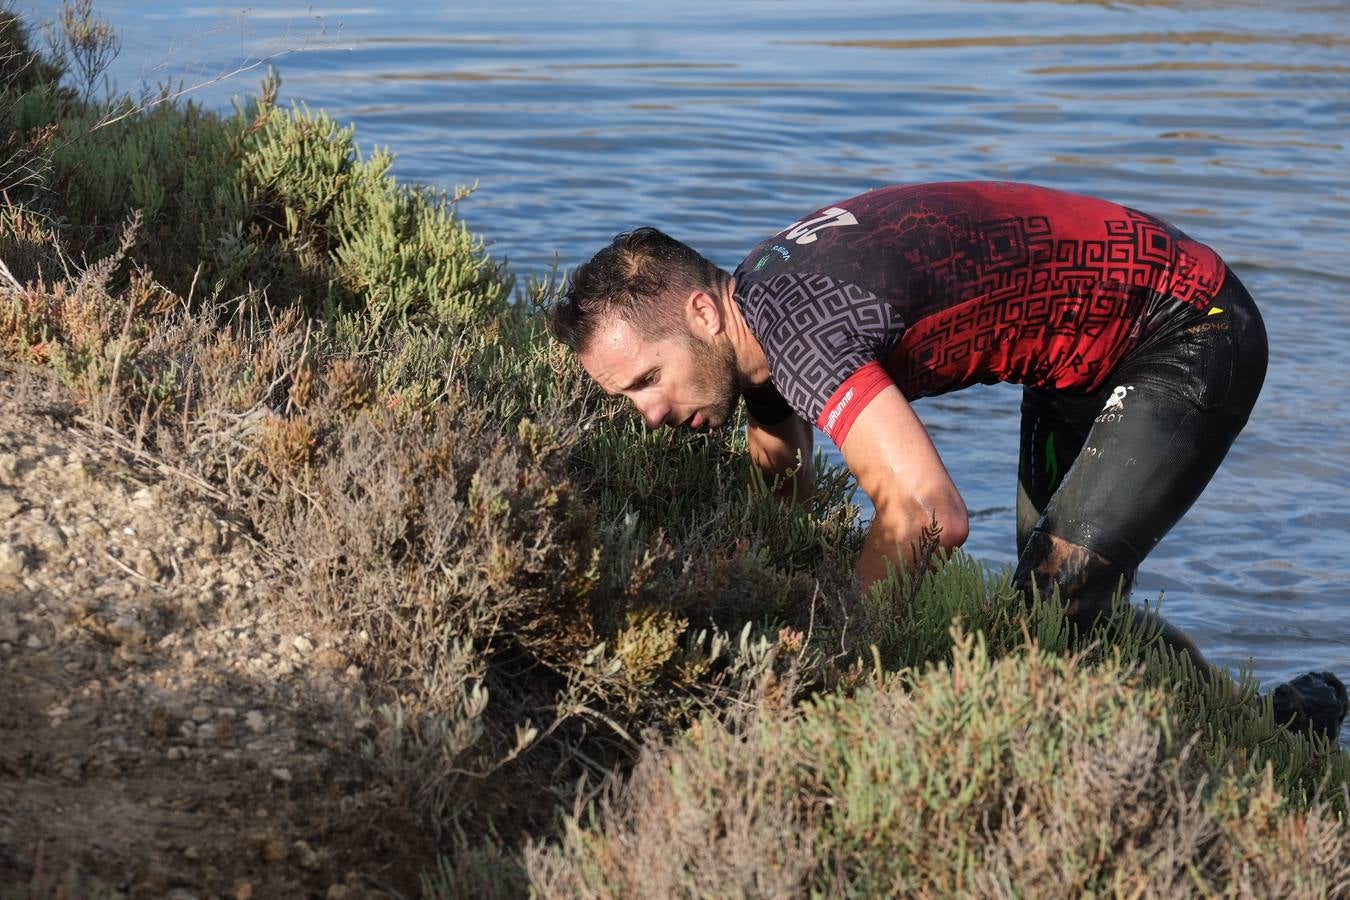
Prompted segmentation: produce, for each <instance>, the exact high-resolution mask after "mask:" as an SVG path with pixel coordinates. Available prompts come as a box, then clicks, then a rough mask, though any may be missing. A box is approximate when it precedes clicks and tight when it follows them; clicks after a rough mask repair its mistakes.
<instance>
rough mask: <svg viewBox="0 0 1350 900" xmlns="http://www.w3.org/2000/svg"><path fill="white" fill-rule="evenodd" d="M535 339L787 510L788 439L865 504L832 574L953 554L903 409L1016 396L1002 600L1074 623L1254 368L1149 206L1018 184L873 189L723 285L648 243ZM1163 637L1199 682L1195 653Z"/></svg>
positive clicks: (807, 484) (590, 285) (943, 501)
mask: <svg viewBox="0 0 1350 900" xmlns="http://www.w3.org/2000/svg"><path fill="white" fill-rule="evenodd" d="M549 321H550V328H551V330H552V333H553V334H554V335H555V336H556V337H557V338H558V339H559V340H561V341H562V342H563V343H565V344H566V345H567V346H569V347H570V348H571V349H572V350H574V351H576V352H577V353H578V354H579V356H580V359H581V363H582V365H584V366H585V368H586V371H587V372H588V373H590V375H591V377H592V378H594V379H595V381H596V382H598V383H599V385H600V386H601V387H602V388H603V389H604V390H606V391H607V392H609V393H610V394H616V395H617V394H622V395H624V396H626V397H628V398H629V399H631V400H632V401H633V403H634V405H635V406H636V407H637V409H638V411H639V412H640V413H641V414H642V417H643V418H644V419H645V420H646V422H647V424H648V425H649V426H650V427H653V428H655V427H657V426H659V425H669V426H683V427H688V428H717V427H719V426H721V425H723V424H724V423H726V422H727V421H728V419H730V417H731V416H732V413H733V411H734V409H735V405H736V403H737V402H738V400H739V398H741V397H744V399H745V404H746V412H747V420H748V422H749V430H748V436H749V443H750V453H751V457H752V459H753V460H754V463H755V464H756V465H757V466H759V467H760V468H762V469H763V470H764V471H765V472H766V474H768V475H769V476H770V477H771V478H772V477H773V476H781V475H786V474H787V473H789V472H791V471H792V470H793V469H794V468H795V474H794V475H793V476H792V477H791V478H790V479H789V480H788V485H789V490H792V491H795V494H796V496H797V497H798V498H799V499H801V500H802V501H804V502H809V491H810V488H811V486H812V485H813V484H814V475H813V473H812V471H811V458H812V425H815V426H816V427H818V428H819V429H820V430H821V431H823V432H824V433H825V434H827V435H829V437H830V438H831V439H832V440H833V441H834V442H835V443H836V444H837V445H838V446H839V448H840V450H841V452H842V453H843V457H844V461H845V462H846V463H847V465H848V467H849V469H850V470H852V472H853V474H854V476H855V477H856V478H857V480H858V484H859V486H860V487H861V488H862V489H863V491H864V492H865V493H866V494H867V496H868V497H869V498H871V500H872V503H873V505H874V506H875V508H876V516H875V518H874V519H873V520H872V525H871V531H870V533H869V534H868V537H867V541H866V544H865V546H864V548H863V552H862V556H861V558H860V559H859V562H858V576H859V579H860V581H861V584H862V587H863V588H864V589H865V588H867V587H868V586H869V585H871V584H872V583H873V582H875V581H876V580H878V579H880V578H883V577H885V575H886V572H887V567H888V566H894V565H896V564H903V565H906V566H911V567H912V566H913V565H914V564H915V563H916V562H917V561H916V560H914V559H912V558H909V557H910V556H911V555H912V554H913V553H914V552H915V548H917V547H919V546H921V535H922V531H923V529H924V528H925V527H926V526H929V525H930V523H932V522H933V521H934V519H936V522H937V524H938V526H939V528H940V529H941V532H940V542H941V545H942V546H943V547H944V548H946V549H951V548H954V547H957V546H959V545H960V544H961V543H962V542H963V541H964V540H965V539H966V534H967V518H966V506H965V503H964V502H963V501H962V499H961V494H960V493H959V492H958V491H957V489H956V485H955V484H953V483H952V479H951V477H950V475H949V474H948V473H947V469H946V467H945V466H944V465H943V463H942V460H941V459H940V458H939V457H938V454H937V451H936V449H935V448H934V446H933V443H932V441H931V440H930V439H929V436H928V433H927V431H926V430H925V429H924V426H923V424H922V423H921V422H920V421H919V418H918V417H917V416H916V415H915V413H914V411H913V409H912V408H911V407H910V402H911V401H913V400H915V399H916V398H918V397H925V396H931V395H934V394H941V393H945V392H947V391H954V390H959V389H961V388H964V387H967V386H968V385H971V384H975V383H977V382H983V383H992V382H995V381H1010V382H1015V383H1017V384H1021V385H1023V391H1022V437H1021V444H1022V446H1021V456H1020V460H1021V462H1020V466H1019V471H1018V498H1017V542H1018V548H1019V556H1018V563H1017V568H1016V572H1015V575H1014V582H1015V585H1016V586H1017V587H1019V588H1022V589H1023V590H1029V589H1030V588H1031V587H1032V586H1033V585H1034V586H1035V587H1036V588H1037V589H1038V590H1039V591H1040V592H1041V593H1042V594H1044V595H1047V596H1048V595H1050V594H1051V592H1053V591H1055V590H1058V592H1059V594H1060V596H1061V597H1062V598H1063V600H1064V602H1066V603H1067V609H1068V614H1069V617H1070V620H1071V621H1072V622H1073V623H1075V624H1076V625H1077V626H1078V627H1079V628H1080V629H1085V628H1086V627H1088V626H1089V625H1090V624H1091V623H1092V621H1093V620H1094V619H1096V618H1097V617H1098V616H1101V615H1103V614H1104V613H1106V612H1108V611H1109V610H1110V607H1111V603H1112V598H1113V597H1114V596H1116V594H1117V591H1118V590H1120V589H1121V587H1122V586H1123V587H1124V589H1125V590H1128V588H1129V586H1130V584H1131V582H1132V581H1133V579H1134V576H1135V572H1136V570H1137V569H1138V568H1139V564H1140V563H1141V562H1142V561H1143V559H1144V557H1146V556H1147V555H1148V553H1149V551H1150V550H1152V549H1153V547H1154V545H1156V544H1157V543H1158V541H1159V540H1161V539H1162V537H1163V535H1164V534H1166V533H1167V531H1168V529H1170V528H1171V527H1172V525H1173V524H1175V523H1176V521H1177V520H1178V519H1179V518H1180V517H1181V515H1182V514H1183V513H1184V512H1185V511H1186V510H1187V509H1188V508H1189V507H1190V506H1191V504H1192V503H1193V502H1194V501H1195V499H1196V497H1198V496H1199V495H1200V492H1201V491H1202V490H1203V489H1204V487H1205V485H1206V484H1208V483H1209V480H1210V478H1211V477H1212V476H1213V475H1214V472H1215V470H1216V469H1217V468H1218V466H1219V463H1220V462H1221V461H1222V460H1223V458H1224V455H1225V454H1226V453H1227V452H1228V448H1229V447H1230V446H1231V445H1232V443H1233V439H1234V438H1236V437H1237V435H1238V432H1239V431H1241V430H1242V427H1243V425H1244V424H1246V422H1247V416H1248V414H1249V413H1250V412H1251V409H1252V405H1253V404H1254V403H1255V402H1256V397H1257V394H1258V393H1259V391H1260V389H1261V384H1262V381H1263V380H1264V378H1265V372H1266V333H1265V328H1264V326H1263V325H1262V322H1261V316H1260V314H1259V313H1258V312H1257V309H1256V305H1255V304H1254V303H1253V301H1252V298H1251V296H1250V295H1249V294H1248V293H1247V291H1246V289H1244V288H1243V286H1242V284H1241V282H1239V281H1238V279H1237V277H1236V276H1235V275H1234V274H1233V273H1232V272H1231V271H1230V270H1229V269H1228V268H1227V267H1226V266H1225V265H1224V262H1223V260H1221V259H1220V258H1219V255H1218V254H1217V253H1215V252H1214V251H1213V250H1211V249H1210V248H1208V247H1206V246H1205V245H1203V244H1201V243H1199V242H1197V241H1195V240H1192V239H1191V238H1189V237H1187V236H1186V235H1185V234H1183V233H1182V232H1181V231H1180V230H1178V229H1177V228H1175V227H1173V226H1172V225H1169V224H1168V223H1166V222H1164V221H1162V220H1160V219H1157V218H1155V217H1153V216H1150V215H1147V214H1145V213H1142V212H1139V211H1137V210H1133V209H1130V208H1128V207H1124V206H1119V205H1117V204H1115V203H1109V202H1107V201H1104V200H1098V199H1093V198H1090V197H1083V196H1077V195H1074V194H1067V193H1063V192H1060V191H1055V190H1050V189H1047V188H1042V187H1035V186H1032V185H1026V184H1011V183H1003V182H965V183H946V184H921V185H907V186H896V187H887V188H882V189H879V190H875V191H871V192H868V193H866V194H862V195H860V196H857V197H853V198H851V199H848V200H841V201H839V202H838V203H834V204H831V205H830V206H827V207H825V208H823V209H820V210H817V211H815V212H813V213H811V214H810V215H808V216H806V217H804V218H802V219H801V220H799V221H797V222H794V223H792V224H791V225H789V226H788V227H787V228H784V229H783V230H782V231H780V232H778V233H777V234H775V235H773V236H772V237H770V238H768V239H766V240H764V241H762V242H761V243H760V244H759V245H758V246H756V247H755V249H754V250H753V251H752V252H751V253H750V255H749V256H747V257H746V258H745V261H744V262H742V263H741V264H740V266H739V267H738V268H737V269H736V271H735V272H734V273H732V274H728V273H727V272H725V271H723V270H721V269H719V268H718V267H717V266H715V265H713V264H712V263H711V262H709V261H708V260H707V259H705V258H704V257H703V256H701V255H700V254H698V253H697V252H696V251H694V250H693V249H691V248H690V247H688V246H686V245H685V244H682V243H680V242H679V241H676V240H674V239H673V238H670V237H668V236H667V235H665V234H663V233H661V232H660V231H657V230H656V229H653V228H640V229H637V230H636V231H632V232H627V233H624V234H620V235H619V236H617V237H616V238H615V239H614V241H613V243H611V244H610V245H609V246H608V247H606V248H604V249H603V250H601V251H600V252H599V253H597V254H596V255H595V257H594V258H593V259H591V260H590V261H589V262H588V263H586V264H584V265H582V266H581V267H580V268H578V269H577V270H576V272H575V273H574V274H573V276H572V278H571V281H570V284H569V288H568V292H567V294H566V296H565V297H564V298H563V299H562V300H561V301H560V302H559V303H558V304H557V305H556V306H555V307H554V308H553V309H552V310H550V316H549ZM1158 625H1159V627H1160V628H1162V632H1163V637H1164V639H1165V640H1166V641H1167V642H1168V643H1169V644H1171V645H1172V646H1173V647H1175V648H1177V649H1180V650H1182V651H1184V652H1186V653H1188V654H1189V655H1190V656H1191V658H1192V659H1193V660H1194V662H1195V664H1196V665H1197V666H1198V667H1199V668H1200V669H1201V670H1202V671H1204V670H1207V666H1206V664H1205V661H1204V659H1203V658H1202V657H1201V655H1200V653H1199V651H1198V650H1197V649H1196V647H1195V645H1194V644H1193V643H1192V642H1191V641H1190V640H1189V639H1188V638H1187V637H1186V636H1185V635H1183V634H1182V633H1181V632H1180V631H1178V630H1176V629H1174V628H1172V627H1170V626H1166V625H1165V624H1164V623H1161V622H1159V623H1158Z"/></svg>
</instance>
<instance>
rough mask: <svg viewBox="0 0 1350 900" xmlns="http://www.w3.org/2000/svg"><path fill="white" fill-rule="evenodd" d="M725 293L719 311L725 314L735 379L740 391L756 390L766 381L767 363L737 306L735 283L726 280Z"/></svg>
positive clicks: (762, 349)
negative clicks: (721, 309) (752, 388)
mask: <svg viewBox="0 0 1350 900" xmlns="http://www.w3.org/2000/svg"><path fill="white" fill-rule="evenodd" d="M724 291H725V292H724V293H723V295H722V307H723V309H724V310H726V335H727V339H728V340H730V341H731V347H732V349H733V350H734V351H735V352H736V375H737V377H738V378H739V380H740V384H741V387H742V389H744V388H749V387H759V386H760V385H762V384H764V383H765V382H767V381H768V380H769V360H768V358H767V357H766V356H765V355H764V347H763V346H761V344H760V343H759V339H758V338H756V337H755V334H754V332H752V331H751V330H750V325H749V323H747V322H746V321H745V316H743V315H741V306H740V304H739V303H737V302H736V281H735V279H728V280H727V283H726V287H725V289H724Z"/></svg>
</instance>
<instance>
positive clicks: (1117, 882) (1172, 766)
mask: <svg viewBox="0 0 1350 900" xmlns="http://www.w3.org/2000/svg"><path fill="white" fill-rule="evenodd" d="M953 646H954V653H953V658H952V661H951V663H950V664H947V663H942V664H937V665H934V666H931V667H928V668H925V669H924V670H922V671H916V670H906V671H905V672H902V673H900V674H898V675H881V674H879V675H878V676H877V677H875V678H874V679H873V680H872V682H871V683H870V684H869V685H868V686H867V687H865V688H863V689H860V690H859V691H857V692H856V693H855V694H854V695H853V696H851V697H848V698H843V697H840V696H837V695H826V696H821V697H818V698H816V699H814V700H812V701H811V702H810V703H807V704H805V705H804V706H803V707H801V708H800V709H798V710H794V711H792V712H790V713H788V714H785V715H780V716H766V717H763V718H761V719H760V720H759V722H758V723H757V724H756V726H755V727H753V728H749V729H744V730H735V729H729V728H727V727H725V726H723V725H722V724H720V723H719V722H717V721H716V720H713V719H704V720H703V721H701V722H700V723H699V725H698V727H696V728H695V729H694V730H692V731H691V732H690V733H689V734H688V735H685V736H683V737H680V738H678V739H676V740H675V741H674V742H673V743H672V744H670V745H669V746H667V747H652V748H648V749H647V750H645V751H644V753H643V757H642V759H641V761H640V762H639V763H638V765H637V767H636V768H635V770H634V772H633V775H632V776H631V777H630V779H629V780H628V782H627V784H626V785H625V786H623V788H622V789H614V790H612V791H611V792H610V793H609V794H608V795H607V796H606V798H605V799H604V800H603V801H602V802H600V803H599V804H598V805H597V806H596V807H595V808H594V809H593V811H592V812H591V813H589V814H587V815H586V816H582V817H570V818H569V819H568V820H567V823H566V832H565V836H564V837H563V839H562V841H561V842H560V843H559V844H558V845H557V846H554V847H545V846H538V845H537V846H535V847H534V848H533V849H532V850H531V852H530V853H529V870H530V875H531V879H532V882H533V885H534V888H535V889H536V890H537V891H538V893H539V894H540V895H541V896H546V897H558V896H576V897H582V896H584V897H629V896H639V895H640V896H660V897H703V896H720V897H767V896H805V895H807V894H808V893H809V894H812V895H818V896H858V897H876V896H906V897H908V896H969V897H985V896H1007V895H1015V896H1028V897H1066V896H1089V895H1097V894H1111V895H1120V896H1195V895H1220V894H1222V895H1225V896H1229V895H1243V896H1282V897H1283V896H1304V897H1322V896H1327V895H1329V894H1331V893H1333V892H1335V891H1337V890H1343V889H1344V888H1345V885H1346V884H1347V878H1350V862H1348V861H1347V857H1346V850H1347V849H1348V848H1347V834H1346V831H1345V829H1344V827H1343V824H1342V823H1341V822H1340V821H1339V820H1338V818H1337V817H1336V816H1335V815H1334V814H1333V813H1331V811H1330V810H1328V809H1327V808H1326V807H1325V806H1324V805H1323V804H1321V803H1317V802H1314V803H1313V804H1312V806H1311V807H1310V808H1309V809H1307V810H1306V811H1294V810H1291V809H1290V808H1289V806H1288V803H1287V801H1286V800H1285V798H1284V797H1282V796H1281V795H1280V793H1279V792H1278V791H1277V790H1276V789H1275V788H1274V786H1273V783H1272V779H1271V777H1270V774H1269V771H1268V770H1267V771H1266V772H1265V773H1264V775H1262V774H1259V773H1258V774H1257V775H1255V776H1252V775H1249V774H1246V773H1218V774H1216V775H1214V776H1213V780H1212V781H1209V780H1207V779H1206V778H1205V777H1203V776H1196V775H1194V774H1190V773H1192V772H1193V770H1192V768H1191V767H1190V766H1188V765H1187V758H1188V755H1189V750H1188V747H1187V742H1186V739H1185V736H1184V735H1183V734H1179V733H1178V732H1177V731H1176V729H1175V723H1174V722H1173V721H1171V720H1170V719H1169V716H1168V713H1167V698H1166V696H1165V695H1164V693H1163V692H1162V691H1161V690H1159V689H1157V688H1147V687H1144V686H1143V685H1142V683H1141V681H1140V679H1139V677H1138V673H1137V671H1132V670H1131V669H1129V668H1126V667H1124V666H1122V665H1121V664H1120V663H1119V662H1117V661H1107V662H1105V663H1103V664H1100V665H1098V666H1092V667H1085V666H1083V665H1082V664H1081V662H1079V661H1076V660H1075V659H1073V658H1063V657H1060V656H1056V655H1049V654H1046V653H1044V652H1042V651H1041V650H1039V649H1037V648H1036V647H1035V645H1030V646H1028V647H1027V648H1025V649H1024V650H1022V651H1020V652H1017V653H1014V654H1011V655H1009V656H1006V657H1004V658H1003V659H1001V660H998V661H995V660H993V659H991V657H990V655H989V652H988V650H987V648H986V646H985V643H984V641H983V640H982V639H981V638H978V637H974V636H967V635H964V634H962V633H960V632H957V633H956V634H955V637H954V641H953ZM1258 847H1259V850H1257V849H1256V848H1258Z"/></svg>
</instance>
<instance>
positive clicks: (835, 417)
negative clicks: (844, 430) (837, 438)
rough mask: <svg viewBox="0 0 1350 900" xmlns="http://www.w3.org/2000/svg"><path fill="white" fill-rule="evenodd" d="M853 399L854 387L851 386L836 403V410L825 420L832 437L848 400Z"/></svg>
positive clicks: (827, 431)
mask: <svg viewBox="0 0 1350 900" xmlns="http://www.w3.org/2000/svg"><path fill="white" fill-rule="evenodd" d="M852 399H853V388H849V389H848V390H847V391H845V392H844V396H843V399H841V400H840V401H839V402H838V403H837V404H835V407H834V410H833V411H832V412H831V413H830V417H829V418H828V419H826V420H825V433H826V434H828V435H830V436H831V437H833V436H834V426H835V423H837V422H838V421H839V417H840V416H841V415H842V414H843V412H844V407H845V406H848V401H850V400H852Z"/></svg>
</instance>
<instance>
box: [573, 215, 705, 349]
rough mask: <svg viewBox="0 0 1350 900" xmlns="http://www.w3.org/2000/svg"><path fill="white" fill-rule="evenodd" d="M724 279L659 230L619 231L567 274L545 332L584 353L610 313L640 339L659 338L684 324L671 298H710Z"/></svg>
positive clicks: (679, 308) (694, 253) (677, 306)
mask: <svg viewBox="0 0 1350 900" xmlns="http://www.w3.org/2000/svg"><path fill="white" fill-rule="evenodd" d="M730 277H731V276H730V275H729V274H727V272H725V271H724V270H722V269H719V268H718V267H717V266H716V265H714V264H713V263H711V262H709V261H708V259H707V258H706V257H704V256H703V255H702V254H701V253H699V252H698V251H697V250H695V249H694V248H692V247H690V246H689V245H688V244H685V243H682V242H680V241H677V240H675V238H673V237H671V236H670V235H668V234H666V233H665V232H663V231H660V230H658V229H656V228H650V227H646V228H637V229H634V230H633V231H625V232H622V233H620V234H617V235H615V236H614V240H613V241H611V242H610V244H609V246H608V247H605V248H604V249H602V250H601V251H600V252H599V253H597V254H595V256H593V257H591V259H590V261H589V262H586V263H583V264H582V265H580V266H578V267H577V269H576V271H574V272H573V273H572V277H571V278H570V279H568V282H567V291H566V292H565V293H564V294H563V297H562V299H560V300H559V301H558V302H556V303H555V304H553V306H552V307H550V308H549V311H548V320H547V321H548V330H549V333H550V334H552V335H553V336H554V337H555V338H557V339H558V340H559V341H561V342H562V343H563V344H565V345H566V346H567V347H569V348H570V349H571V350H572V351H573V352H575V353H581V352H582V351H584V350H585V349H586V347H587V346H588V345H589V344H590V342H591V338H592V337H594V335H595V329H596V326H597V325H598V324H599V322H600V320H601V319H603V318H604V317H605V316H607V315H610V314H616V315H619V316H622V317H623V319H624V320H625V321H626V322H628V323H629V324H630V325H632V326H633V327H635V328H636V329H638V331H639V332H640V333H641V334H642V335H643V336H644V337H648V338H655V337H664V336H666V335H668V334H673V333H675V332H676V331H678V330H679V328H680V326H681V325H682V324H683V322H684V317H683V316H682V315H681V312H682V307H681V306H680V305H679V304H678V303H677V302H676V301H677V300H682V299H683V298H684V297H685V296H687V294H688V292H689V291H692V290H703V291H707V292H708V293H710V294H713V295H714V296H716V295H717V292H718V290H719V289H720V288H721V286H722V285H723V284H724V283H725V282H726V280H727V279H728V278H730Z"/></svg>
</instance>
